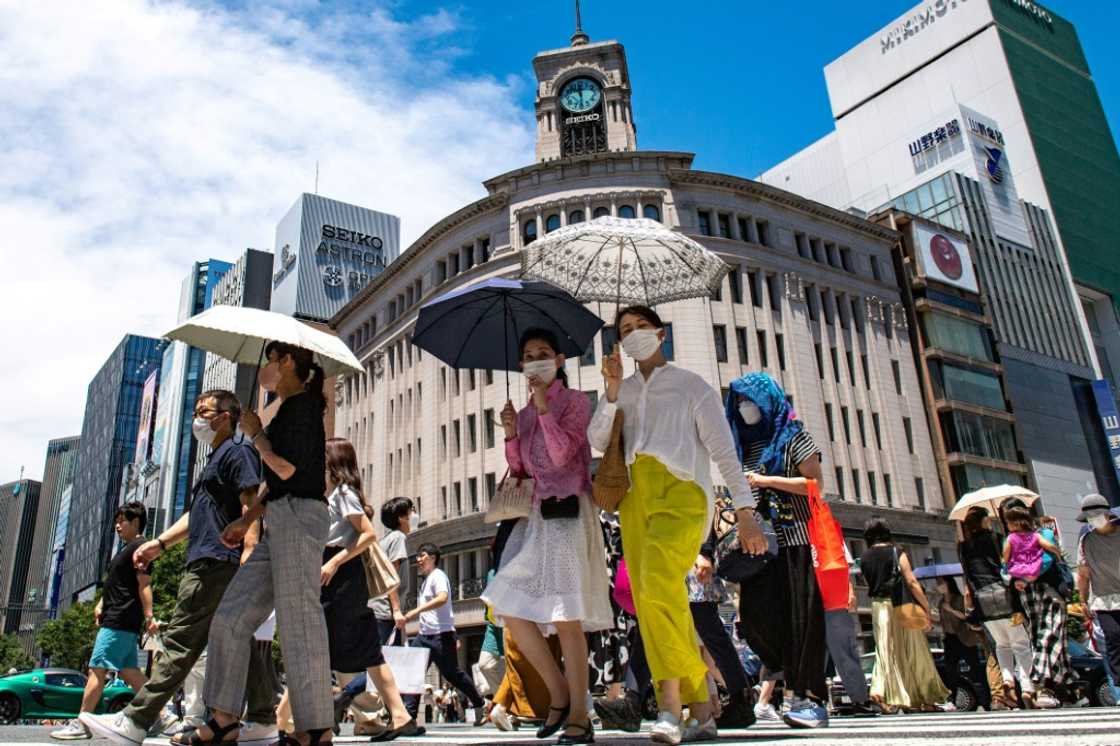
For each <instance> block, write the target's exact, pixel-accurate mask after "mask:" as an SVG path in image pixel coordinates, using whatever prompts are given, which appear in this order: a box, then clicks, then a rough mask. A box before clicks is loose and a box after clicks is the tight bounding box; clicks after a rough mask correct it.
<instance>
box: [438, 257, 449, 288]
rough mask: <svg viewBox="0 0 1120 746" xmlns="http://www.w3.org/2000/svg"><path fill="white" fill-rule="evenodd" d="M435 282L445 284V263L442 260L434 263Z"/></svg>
mask: <svg viewBox="0 0 1120 746" xmlns="http://www.w3.org/2000/svg"><path fill="white" fill-rule="evenodd" d="M436 282H437V283H441V282H447V262H446V261H445V260H443V259H440V260H439V261H438V262H436Z"/></svg>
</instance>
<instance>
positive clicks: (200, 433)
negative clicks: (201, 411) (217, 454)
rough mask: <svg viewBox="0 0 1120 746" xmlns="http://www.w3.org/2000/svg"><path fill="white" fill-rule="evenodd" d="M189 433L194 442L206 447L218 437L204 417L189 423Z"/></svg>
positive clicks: (196, 418)
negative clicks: (192, 435) (192, 434)
mask: <svg viewBox="0 0 1120 746" xmlns="http://www.w3.org/2000/svg"><path fill="white" fill-rule="evenodd" d="M191 432H192V433H194V438H195V440H197V441H198V442H199V443H205V444H206V445H213V443H214V439H215V438H217V437H218V434H217V433H216V432H214V430H213V428H211V427H210V420H208V419H206V418H205V417H195V418H194V422H192V423H191Z"/></svg>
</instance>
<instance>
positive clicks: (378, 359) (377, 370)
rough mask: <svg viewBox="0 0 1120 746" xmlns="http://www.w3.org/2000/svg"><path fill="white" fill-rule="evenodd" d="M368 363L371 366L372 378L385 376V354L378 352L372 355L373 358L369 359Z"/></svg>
mask: <svg viewBox="0 0 1120 746" xmlns="http://www.w3.org/2000/svg"><path fill="white" fill-rule="evenodd" d="M370 362H371V363H372V364H373V377H374V378H381V377H382V376H384V375H385V353H384V352H383V351H381V350H378V351H377V352H375V353H373V357H372V358H371V359H370Z"/></svg>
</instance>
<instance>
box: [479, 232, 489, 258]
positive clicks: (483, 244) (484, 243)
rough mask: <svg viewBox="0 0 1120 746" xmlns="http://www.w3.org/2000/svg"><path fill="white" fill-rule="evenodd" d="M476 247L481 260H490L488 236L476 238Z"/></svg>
mask: <svg viewBox="0 0 1120 746" xmlns="http://www.w3.org/2000/svg"><path fill="white" fill-rule="evenodd" d="M478 247H479V249H480V250H481V253H482V262H484V263H485V262H488V261H490V236H484V237H482V238H480V239H478Z"/></svg>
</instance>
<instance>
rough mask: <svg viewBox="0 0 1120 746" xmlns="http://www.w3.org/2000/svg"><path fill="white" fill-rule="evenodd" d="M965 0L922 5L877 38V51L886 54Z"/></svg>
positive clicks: (943, 0)
mask: <svg viewBox="0 0 1120 746" xmlns="http://www.w3.org/2000/svg"><path fill="white" fill-rule="evenodd" d="M965 1H966V0H934V2H932V3H930V4H929V5H926V6H924V7H922V8H921V9H920V10H918V12H917V13H915V14H914V15H912V16H910V17H909V18H907V19H905V20H904V21H902V23H899V24H898V25H897V26H895V27H894V28H892V29H889V30H888V31H887V33H885V34H883V36H882V37H880V39H879V47H880V48H879V51H880V52H882V53H883V54H886V53H887V52H889V51H890V50H892V49H894V48H895V47H897V46H899V45H901V44H902V42H904V41H906V40H907V39H909V38H910V37H912V36H917V34H918V33H919V32H920V31H923V30H925V28H926V27H927V26H931V25H933V23H934V22H935V21H936V20H937V19H939V18H944V17H945V14H946V13H948V12H949V11H950V10H953V9H954V8H956V7H957V6H958V5H964V3H965Z"/></svg>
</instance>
